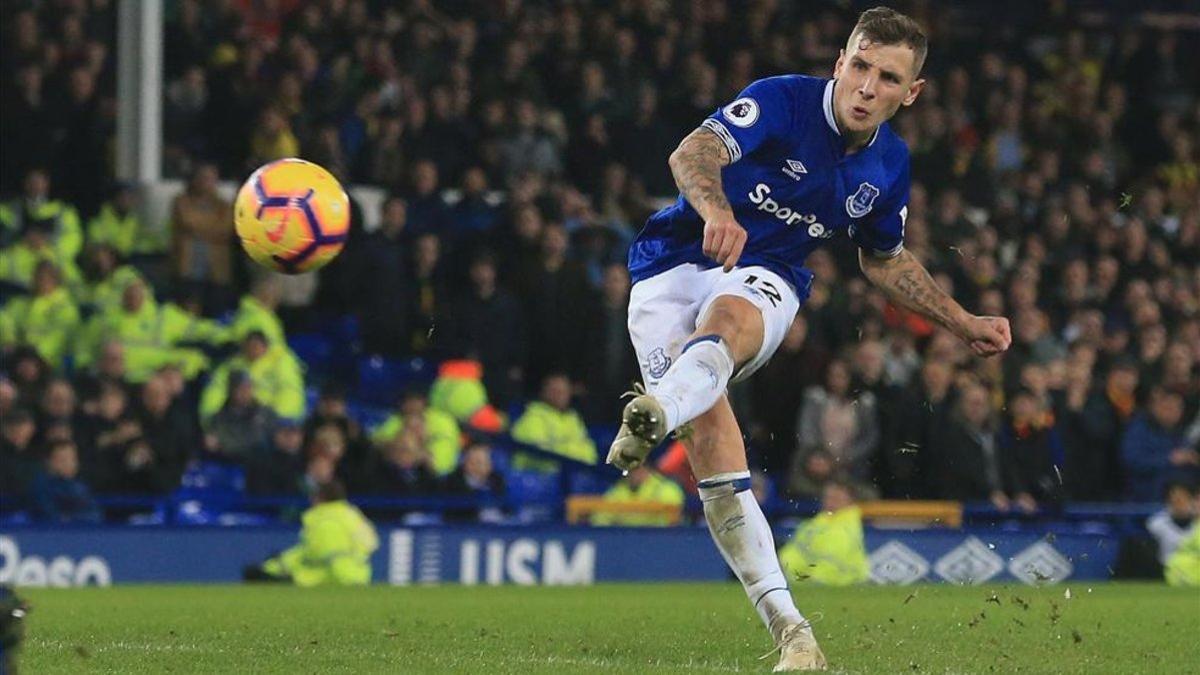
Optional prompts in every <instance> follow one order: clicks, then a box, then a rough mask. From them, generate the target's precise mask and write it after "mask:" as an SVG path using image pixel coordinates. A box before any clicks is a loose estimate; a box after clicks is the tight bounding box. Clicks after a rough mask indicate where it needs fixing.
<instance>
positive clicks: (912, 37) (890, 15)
mask: <svg viewBox="0 0 1200 675" xmlns="http://www.w3.org/2000/svg"><path fill="white" fill-rule="evenodd" d="M861 38H866V39H868V40H870V41H871V42H874V43H878V44H882V45H905V46H907V47H910V48H912V50H913V77H916V76H917V75H918V74H919V73H920V72H921V67H922V66H924V65H925V55H926V54H928V53H929V39H928V38H927V37H925V31H923V30H921V24H919V23H917V22H916V21H914V20H913V18H912V17H910V16H908V15H907V14H901V13H900V12H897V11H896V10H894V9H891V8H890V7H872V8H871V9H868V10H867V11H865V12H863V13H862V14H860V15H858V23H856V24H854V30H853V31H850V39H849V40H847V41H846V45H847V47H846V48H847V50H849V49H850V48H851V47H852V46H853V45H854V44H855V43H856V42H857V41H858V40H859V39H861Z"/></svg>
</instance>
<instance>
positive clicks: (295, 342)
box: [287, 333, 334, 380]
mask: <svg viewBox="0 0 1200 675" xmlns="http://www.w3.org/2000/svg"><path fill="white" fill-rule="evenodd" d="M287 342H288V346H289V347H291V348H292V351H293V352H295V353H296V356H297V357H299V358H300V360H301V361H303V362H304V366H305V368H306V369H307V371H308V373H307V374H308V375H309V376H310V377H312V378H315V379H317V380H324V379H325V378H326V377H328V376H329V374H330V373H331V372H333V351H334V346H333V344H334V343H333V341H332V340H330V339H329V338H328V337H326V336H324V335H321V334H319V333H297V334H293V335H289V336H288V338H287Z"/></svg>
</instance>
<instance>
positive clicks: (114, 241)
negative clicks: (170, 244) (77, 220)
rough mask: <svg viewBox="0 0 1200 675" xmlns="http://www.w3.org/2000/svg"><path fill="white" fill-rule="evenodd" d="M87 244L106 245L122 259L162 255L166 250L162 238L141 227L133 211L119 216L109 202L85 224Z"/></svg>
mask: <svg viewBox="0 0 1200 675" xmlns="http://www.w3.org/2000/svg"><path fill="white" fill-rule="evenodd" d="M87 241H88V243H89V244H107V245H109V246H111V247H113V250H115V251H116V252H117V253H119V254H120V255H121V257H122V258H128V257H129V256H131V255H133V254H135V253H161V252H163V251H165V250H166V248H167V246H166V242H165V241H163V238H162V236H161V235H159V234H157V233H154V232H150V231H148V230H147V229H146V227H145V226H143V225H142V219H141V217H140V216H138V213H137V210H136V209H134V210H132V211H130V212H129V213H126V214H125V215H121V214H120V213H117V209H116V208H114V207H113V205H112V203H111V202H106V203H105V204H104V205H103V206H101V207H100V213H97V214H96V216H95V217H93V218H92V219H91V220H90V221H88V226H87Z"/></svg>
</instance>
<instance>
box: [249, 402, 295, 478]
mask: <svg viewBox="0 0 1200 675" xmlns="http://www.w3.org/2000/svg"><path fill="white" fill-rule="evenodd" d="M303 449H304V431H303V429H301V427H300V423H299V422H298V421H297V420H289V419H280V420H276V422H275V428H274V429H272V431H271V445H270V449H269V450H268V451H267V452H265V453H261V454H259V455H257V456H255V457H251V458H249V460H248V461H247V462H246V492H247V493H248V494H251V495H255V496H262V497H285V496H288V497H290V496H294V495H303V494H305V490H304V479H303V476H304V470H305V466H304V465H305V460H304V454H303V452H302V451H303Z"/></svg>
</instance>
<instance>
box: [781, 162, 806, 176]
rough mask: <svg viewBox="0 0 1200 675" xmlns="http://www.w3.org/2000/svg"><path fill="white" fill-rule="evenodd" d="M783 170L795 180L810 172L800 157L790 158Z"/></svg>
mask: <svg viewBox="0 0 1200 675" xmlns="http://www.w3.org/2000/svg"><path fill="white" fill-rule="evenodd" d="M783 172H784V173H786V174H787V175H789V176H791V177H792V178H793V179H794V180H800V176H801V175H802V174H806V173H808V169H806V168H804V162H801V161H800V160H798V159H789V160H787V162H786V164H785V165H784V167H783Z"/></svg>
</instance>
